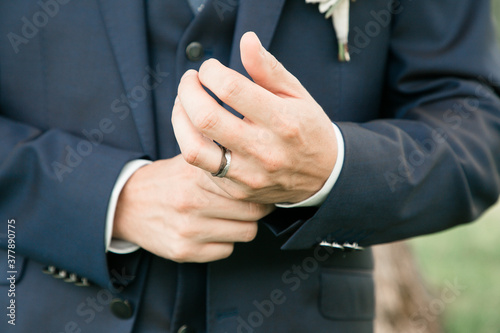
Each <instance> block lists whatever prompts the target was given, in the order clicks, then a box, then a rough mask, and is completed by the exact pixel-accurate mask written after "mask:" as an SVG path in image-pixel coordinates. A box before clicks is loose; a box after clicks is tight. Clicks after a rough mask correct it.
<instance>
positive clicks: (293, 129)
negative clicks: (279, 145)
mask: <svg viewBox="0 0 500 333" xmlns="http://www.w3.org/2000/svg"><path fill="white" fill-rule="evenodd" d="M280 133H281V137H283V138H285V139H287V140H290V139H296V138H297V137H299V136H300V125H299V124H298V123H292V122H286V123H283V126H281V127H280Z"/></svg>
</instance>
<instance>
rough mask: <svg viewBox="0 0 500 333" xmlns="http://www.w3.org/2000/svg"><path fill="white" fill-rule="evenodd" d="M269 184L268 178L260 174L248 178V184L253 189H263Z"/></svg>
mask: <svg viewBox="0 0 500 333" xmlns="http://www.w3.org/2000/svg"><path fill="white" fill-rule="evenodd" d="M268 184H269V182H268V178H267V177H266V176H263V175H260V174H254V175H252V177H251V178H249V179H248V180H247V186H248V188H249V189H250V190H251V191H258V190H260V189H263V188H265V187H267V185H268Z"/></svg>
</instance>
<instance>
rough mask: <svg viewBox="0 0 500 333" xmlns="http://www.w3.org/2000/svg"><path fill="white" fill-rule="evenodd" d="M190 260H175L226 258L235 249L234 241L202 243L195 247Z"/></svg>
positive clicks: (195, 260) (214, 259)
mask: <svg viewBox="0 0 500 333" xmlns="http://www.w3.org/2000/svg"><path fill="white" fill-rule="evenodd" d="M194 250H195V251H193V253H192V257H191V258H189V260H174V261H177V262H195V263H206V262H212V261H217V260H221V259H226V258H227V257H229V256H230V255H231V254H232V253H233V250H234V244H233V243H208V244H202V245H200V246H198V247H196V248H195V249H194Z"/></svg>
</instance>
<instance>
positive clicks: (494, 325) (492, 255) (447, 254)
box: [410, 0, 500, 333]
mask: <svg viewBox="0 0 500 333" xmlns="http://www.w3.org/2000/svg"><path fill="white" fill-rule="evenodd" d="M492 4H493V13H494V15H495V17H496V21H497V22H496V23H497V24H496V28H497V35H498V36H500V0H493V1H492ZM499 40H500V38H499ZM410 245H411V246H412V248H413V251H414V253H415V255H416V259H417V262H418V264H419V266H420V268H421V273H422V275H423V277H424V279H425V280H426V281H427V283H428V285H429V289H430V291H431V293H432V295H433V297H434V298H433V300H432V301H431V303H429V307H428V308H427V309H422V311H426V312H427V317H426V320H429V321H431V320H441V321H442V322H443V325H444V330H445V332H447V333H492V332H493V333H499V332H500V204H497V205H496V206H494V207H493V208H492V209H490V210H489V211H488V212H487V213H486V214H484V215H483V216H482V217H481V218H480V219H479V220H478V221H477V222H475V223H472V224H468V225H465V226H462V227H457V228H455V229H452V230H449V231H445V232H442V233H439V234H435V235H431V236H424V237H419V238H416V239H414V240H412V241H410ZM450 284H451V285H455V287H454V290H452V289H453V288H451V287H450ZM450 291H452V292H451V293H450ZM439 318H440V319H439Z"/></svg>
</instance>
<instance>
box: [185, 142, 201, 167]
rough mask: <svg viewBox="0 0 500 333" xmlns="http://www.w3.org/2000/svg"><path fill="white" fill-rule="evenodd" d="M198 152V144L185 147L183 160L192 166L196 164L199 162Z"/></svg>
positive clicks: (199, 149)
mask: <svg viewBox="0 0 500 333" xmlns="http://www.w3.org/2000/svg"><path fill="white" fill-rule="evenodd" d="M200 152H201V148H200V147H198V146H190V147H187V148H186V149H185V151H184V152H183V154H182V156H183V157H184V160H185V161H186V162H187V163H189V164H191V165H194V166H198V165H199V164H200Z"/></svg>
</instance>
